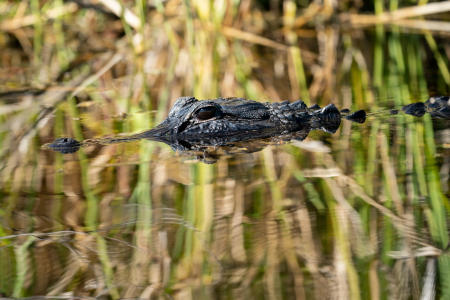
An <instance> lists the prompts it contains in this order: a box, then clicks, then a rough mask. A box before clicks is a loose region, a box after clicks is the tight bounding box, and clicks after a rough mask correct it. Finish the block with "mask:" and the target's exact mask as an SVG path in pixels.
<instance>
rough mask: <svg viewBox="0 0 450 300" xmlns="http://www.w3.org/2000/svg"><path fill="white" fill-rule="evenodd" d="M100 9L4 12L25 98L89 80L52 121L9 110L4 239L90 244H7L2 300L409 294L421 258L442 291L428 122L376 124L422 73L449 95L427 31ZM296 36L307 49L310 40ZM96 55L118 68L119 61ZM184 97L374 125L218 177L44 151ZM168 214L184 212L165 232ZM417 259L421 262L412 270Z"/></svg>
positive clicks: (176, 7) (197, 10)
mask: <svg viewBox="0 0 450 300" xmlns="http://www.w3.org/2000/svg"><path fill="white" fill-rule="evenodd" d="M101 2H102V3H103V5H104V6H102V9H103V10H106V12H112V14H115V15H116V17H115V18H114V17H111V16H106V15H105V12H104V11H102V9H92V8H91V9H86V8H75V10H74V13H72V14H67V13H58V14H55V13H54V11H52V9H54V8H64V9H67V10H68V11H70V10H69V9H68V8H67V4H66V3H65V2H64V1H60V0H54V1H47V2H46V3H42V1H38V0H33V1H31V2H29V3H28V2H26V1H17V3H14V4H9V5H11V8H12V10H11V11H14V12H16V15H15V18H17V20H19V21H21V22H22V23H20V22H18V23H14V22H13V14H11V13H5V14H3V15H1V22H0V28H6V29H8V28H12V27H11V26H13V25H14V26H16V27H14V28H15V29H14V30H10V29H8V31H7V32H8V33H2V34H0V46H3V47H4V48H5V49H6V50H5V54H4V56H3V58H2V62H0V69H4V70H5V73H7V72H8V71H9V70H11V69H13V67H18V68H21V69H22V70H23V72H24V75H21V76H22V77H21V76H15V75H17V74H12V75H14V77H13V78H14V80H16V82H15V84H16V85H17V86H19V87H20V86H21V85H22V84H23V85H24V86H25V87H26V88H28V87H36V88H39V89H42V90H48V89H50V88H56V89H58V88H62V87H63V83H64V82H67V81H69V80H70V79H71V78H72V77H76V76H77V75H78V74H79V73H82V72H86V73H87V72H89V73H90V74H91V75H95V74H97V75H98V76H97V77H96V76H94V77H91V78H93V80H92V81H89V80H84V81H83V84H82V85H80V86H77V88H79V90H78V91H77V93H76V95H75V96H74V97H67V99H66V98H63V99H61V100H60V101H56V102H57V103H61V104H60V105H59V106H57V107H56V108H55V110H54V111H53V113H52V115H51V116H52V117H49V118H48V119H46V121H45V122H40V121H39V116H40V114H41V112H42V109H41V108H40V107H41V106H40V105H41V104H42V103H39V101H42V102H43V103H46V102H45V101H46V100H39V98H38V97H34V98H33V99H34V101H35V102H34V103H33V102H31V104H27V103H26V102H25V103H26V104H25V106H24V108H23V110H22V111H21V110H17V111H12V112H11V113H7V112H3V111H2V112H1V115H0V118H1V121H2V123H4V124H5V127H2V128H3V133H1V134H0V143H1V150H2V151H1V153H2V160H3V165H2V169H1V170H0V172H2V173H1V174H2V178H3V179H2V190H1V192H2V194H4V195H5V196H4V197H3V199H4V201H3V202H1V205H0V220H1V221H2V222H1V227H0V235H1V236H7V235H12V234H16V233H25V232H49V231H57V230H63V229H69V228H71V229H76V230H78V231H80V232H81V231H82V232H84V235H80V236H78V235H77V236H75V235H73V236H64V238H63V237H55V238H54V239H53V240H52V239H50V238H49V239H44V238H43V239H42V240H38V239H36V238H34V237H28V238H22V237H21V238H17V239H10V238H8V239H7V240H0V242H1V244H0V245H2V246H4V248H1V249H0V258H1V259H0V267H1V268H0V294H2V295H3V294H4V295H6V296H14V297H23V296H32V295H36V294H48V295H53V296H54V295H59V294H63V293H64V292H66V291H67V292H69V293H73V294H71V295H72V296H78V294H79V295H91V296H99V295H100V294H104V295H108V296H110V297H111V298H114V299H116V298H131V297H142V298H150V297H151V296H152V295H153V296H154V295H157V296H160V297H161V298H164V297H173V298H180V299H181V298H183V299H184V298H186V297H191V298H196V297H198V296H199V295H201V296H202V297H203V298H208V297H209V296H211V295H213V294H214V289H218V290H222V291H224V292H226V293H227V295H230V296H229V297H231V298H236V299H238V298H242V299H249V298H251V297H253V298H256V297H255V295H260V294H261V295H262V294H265V295H267V297H268V298H273V299H279V298H294V297H300V298H302V297H303V298H309V297H312V296H314V297H315V298H318V299H319V298H326V297H330V296H331V295H334V296H336V295H337V296H336V297H340V298H342V299H359V298H367V297H371V298H373V299H376V298H378V296H380V295H381V297H383V298H418V297H419V296H420V294H421V293H423V291H422V290H421V289H422V283H423V281H424V280H425V278H428V277H427V276H429V275H428V274H425V270H424V267H423V266H424V262H425V261H426V260H434V259H436V258H437V261H438V264H437V267H438V272H439V276H434V277H433V276H432V277H431V279H432V280H434V281H436V282H437V283H438V285H437V288H436V290H435V292H436V293H437V295H438V296H440V297H441V298H443V299H445V297H447V295H450V272H449V270H450V258H449V255H448V251H447V252H445V249H447V248H448V243H449V241H448V226H449V224H448V222H449V220H448V219H449V218H448V216H449V211H448V198H447V195H444V194H443V192H442V187H441V182H440V180H439V170H438V164H437V161H436V154H437V153H438V150H437V149H436V144H435V140H436V139H435V136H434V129H433V123H432V120H431V119H430V118H429V117H428V116H425V117H424V118H422V119H415V118H413V117H409V116H404V115H397V116H386V114H380V113H378V114H376V113H377V112H378V111H380V110H384V111H386V109H385V108H389V106H391V105H394V106H395V107H396V108H399V107H400V106H401V105H404V104H408V103H410V102H414V101H417V100H421V101H423V100H425V99H426V98H427V97H428V96H429V93H428V90H427V87H428V86H429V85H432V84H433V83H434V82H430V80H435V79H434V78H433V79H428V78H426V75H425V71H426V70H428V69H429V68H433V69H436V74H435V76H436V78H437V80H438V81H439V82H440V85H439V86H438V89H439V90H438V91H436V92H439V93H441V94H446V93H448V91H449V84H450V79H449V71H448V67H447V65H448V58H447V57H446V56H445V53H446V52H445V50H447V49H443V48H442V47H443V46H440V45H439V43H438V42H437V41H438V40H439V38H440V37H439V36H434V35H432V33H430V32H425V33H423V35H422V33H421V32H420V33H419V35H404V34H402V33H401V31H400V29H399V28H398V27H395V26H394V27H388V28H385V27H383V25H380V24H378V25H377V26H376V27H375V28H373V29H368V30H367V31H361V30H359V29H355V28H350V29H349V30H351V32H350V33H348V32H344V33H341V32H339V31H338V30H337V29H336V28H335V26H334V25H335V24H334V23H333V22H335V21H336V20H338V19H339V18H343V17H344V16H345V14H346V13H347V11H345V10H342V7H344V6H350V7H351V5H352V2H350V1H344V2H345V3H342V4H340V5H343V6H342V7H341V6H339V7H334V6H333V5H331V4H330V3H331V2H329V1H326V3H325V5H323V6H320V7H314V5H315V4H314V3H312V1H300V2H301V4H300V5H297V4H296V3H297V2H296V1H284V2H283V5H279V7H281V9H279V7H278V6H277V7H270V8H271V9H272V10H265V9H264V8H263V6H264V4H263V3H262V2H258V1H254V2H245V1H241V2H239V1H213V2H211V1H178V0H172V1H154V2H148V1H143V0H136V1H134V2H133V1H131V2H130V1H127V2H124V1H119V2H118V3H120V4H121V5H122V9H124V8H126V9H128V10H127V11H128V13H126V12H127V11H123V10H119V12H115V11H113V10H111V7H113V5H114V2H115V1H107V0H105V1H101ZM424 2H426V1H421V4H425V3H424ZM248 3H250V6H246V5H247V4H248ZM270 3H272V4H267V5H273V3H276V4H281V2H280V3H278V2H277V1H271V2H270ZM0 5H6V4H1V3H0ZM407 5H410V4H409V3H404V2H403V1H389V3H387V5H386V6H384V2H383V1H378V0H375V1H373V7H374V13H373V14H374V15H376V16H372V13H371V12H370V11H367V10H366V11H359V12H358V13H359V15H357V16H356V17H355V18H356V19H354V20H362V19H363V18H364V17H365V15H371V16H370V17H375V19H371V20H375V21H374V23H377V22H378V23H386V22H385V21H380V20H379V19H376V17H377V16H380V15H381V17H383V16H385V14H384V13H385V12H386V13H390V11H394V12H395V11H397V10H399V9H401V8H402V7H403V6H407ZM70 9H73V8H70ZM278 9H279V10H278ZM308 9H310V10H308ZM352 9H353V12H356V11H357V9H358V8H357V7H355V8H352ZM17 11H19V12H20V13H17ZM277 11H278V12H277ZM308 11H309V12H310V11H314V12H315V13H314V14H313V15H306V14H307V12H308ZM403 12H404V11H403ZM130 13H131V14H132V15H131V16H135V17H136V18H134V19H133V18H132V19H130V18H129V16H130ZM304 14H305V15H304ZM416 15H418V16H421V14H417V12H416ZM26 16H33V18H31V19H26V18H25V17H26ZM298 18H301V20H299V19H298ZM358 18H359V19H358ZM17 20H16V21H17ZM27 20H28V21H27ZM30 20H31V21H30ZM130 20H134V21H130ZM377 20H378V21H377ZM27 22H28V23H27ZM17 24H19V25H17ZM296 24H297V25H296ZM298 24H301V25H300V26H299V25H298ZM347 25H349V24H347ZM8 26H10V27H8ZM17 26H18V27H17ZM298 26H299V27H300V28H297V27H298ZM349 26H351V25H349ZM355 26H356V25H355ZM303 29H305V30H309V32H312V35H311V34H310V36H312V37H313V38H303V37H302V36H301V31H299V30H303ZM386 29H387V30H386ZM355 32H356V33H358V35H359V36H360V37H357V38H355V37H354V36H355V35H354V34H353V33H355ZM361 36H362V37H361ZM14 43H18V44H19V46H18V48H17V46H16V48H13V47H12V46H11V44H14ZM447 51H448V50H447ZM105 53H109V54H111V53H112V54H114V53H120V54H121V55H122V56H121V57H120V59H117V60H114V61H113V63H111V60H110V59H108V56H107V55H104V54H105ZM427 55H430V57H427ZM86 57H87V58H86ZM105 57H106V58H105ZM425 58H431V59H429V60H427V61H433V62H434V65H433V66H428V65H426V64H425V63H424V61H425ZM108 62H110V63H111V65H108ZM30 65H31V66H32V68H31V69H30V70H28V66H30ZM105 65H106V66H108V67H107V68H106V69H102V70H103V71H102V72H100V71H99V70H100V69H101V68H105ZM48 70H50V72H47V71H48ZM64 70H65V71H64ZM80 87H81V88H80ZM0 89H1V90H2V91H7V90H9V89H10V83H3V82H2V81H1V79H0ZM184 95H193V96H195V97H197V98H199V99H208V98H215V97H219V96H239V97H246V98H250V99H254V100H260V101H275V100H278V99H289V100H291V101H294V100H297V99H296V98H299V97H300V98H302V99H303V100H304V101H305V102H307V103H308V104H314V103H319V104H321V105H324V104H328V103H329V102H334V103H336V105H337V106H339V107H342V108H351V109H352V110H357V109H367V110H368V111H369V112H373V113H375V114H374V115H369V120H368V122H367V124H364V125H355V124H351V123H344V124H343V125H342V127H341V129H340V130H339V131H338V133H337V134H336V135H334V136H333V137H330V138H328V137H327V136H326V135H325V134H322V135H321V134H316V135H315V136H314V138H316V139H321V140H322V142H323V146H324V147H325V148H326V149H328V150H329V151H330V152H329V153H326V152H325V153H324V152H308V151H303V150H302V149H299V148H297V147H296V146H295V145H287V146H280V147H267V148H265V149H264V150H263V151H261V152H260V153H258V154H254V155H249V156H246V157H244V158H242V157H241V158H240V157H223V158H220V160H219V161H218V162H217V164H215V165H208V164H204V163H202V162H199V161H194V162H192V161H189V162H186V161H183V159H181V158H173V155H172V154H169V153H171V152H170V150H169V149H168V147H167V146H162V145H160V144H157V143H153V142H149V141H141V142H140V143H139V145H138V151H137V153H135V154H131V155H130V152H131V151H130V150H127V148H126V146H124V147H121V146H119V147H117V148H106V147H105V148H101V149H91V148H86V149H82V150H81V151H80V152H79V153H77V154H72V155H68V156H62V155H60V154H50V153H48V152H44V151H40V149H39V145H41V144H42V143H43V142H46V141H49V140H51V139H52V138H54V137H60V136H72V137H74V138H76V139H78V140H84V139H86V138H91V137H95V136H99V135H101V136H103V135H114V134H117V130H118V131H121V132H142V131H144V130H146V129H148V128H151V127H152V126H154V124H156V123H158V122H160V121H161V120H162V119H164V118H165V116H166V115H167V111H168V109H169V107H170V106H171V104H172V103H173V101H174V99H175V98H176V97H179V96H184ZM36 99H38V100H36ZM50 103H53V102H50ZM12 104H14V102H13V103H12ZM8 105H10V104H8V103H2V104H1V106H0V109H3V108H6V107H8ZM52 105H53V104H52ZM30 108H31V109H30ZM50 108H51V109H53V108H54V107H50ZM27 109H30V110H27ZM148 111H151V113H147V112H148ZM21 112H28V113H22V114H21ZM53 115H54V117H53ZM8 122H10V123H8ZM2 123H0V125H1V124H2ZM17 124H19V125H20V126H18V125H17ZM6 126H11V130H10V131H8V132H6V130H5V128H6ZM17 128H22V129H21V130H18V129H17ZM27 130H28V131H27ZM24 131H25V133H24ZM29 132H32V137H33V138H32V139H33V143H30V145H31V146H30V150H29V152H25V153H24V152H23V151H21V150H20V151H19V150H18V149H21V147H20V145H21V141H23V140H25V139H24V137H26V136H30V134H29ZM27 134H28V135H27ZM114 147H115V146H114ZM127 159H129V160H130V161H131V163H128V164H127ZM337 171H338V172H339V173H338V175H336V172H337ZM328 176H329V177H328ZM131 204H133V205H135V208H134V209H133V210H131V211H132V213H131V215H132V216H131V217H130V216H129V215H128V214H127V209H124V210H123V211H120V213H119V222H118V223H117V224H116V223H113V221H112V219H110V216H111V215H110V212H109V210H110V209H111V207H113V206H114V205H117V206H118V207H127V205H131ZM48 207H50V211H51V212H50V213H49V214H47V215H45V214H43V211H45V210H46V209H47V208H48ZM165 208H175V209H176V214H175V213H174V214H173V215H170V217H167V216H166V215H164V213H161V209H165ZM43 216H45V217H43ZM46 218H50V219H51V222H49V223H47V219H46ZM111 224H113V225H114V226H111ZM66 238H67V239H66ZM40 242H41V243H40ZM121 243H122V244H121ZM119 245H121V246H123V247H124V248H125V250H121V249H122V248H121V247H119ZM53 247H60V248H57V249H58V251H57V254H55V248H53ZM423 247H429V248H427V249H428V251H431V252H428V253H432V254H429V255H428V256H426V257H414V255H415V254H416V253H419V250H420V249H422V248H423ZM11 249H13V250H11ZM430 249H431V250H430ZM440 251H441V252H440ZM394 252H399V253H401V255H403V256H402V258H401V259H399V258H398V256H397V257H396V256H395V255H393V253H394ZM43 257H46V258H48V257H50V258H54V257H55V258H56V259H55V261H54V263H53V264H54V265H56V262H57V263H58V264H60V265H62V267H61V268H62V269H65V271H64V272H63V271H62V270H56V267H55V269H53V268H52V266H50V265H51V264H49V265H43V266H41V264H40V262H41V259H42V258H43ZM13 266H14V267H13ZM39 270H47V271H46V272H42V273H39ZM71 270H72V272H71ZM58 272H59V273H58ZM31 274H32V275H33V276H31ZM55 274H57V275H58V276H59V278H57V279H54V278H56V277H57V276H56V275H55ZM61 274H62V275H61ZM37 277H42V278H47V279H48V282H47V283H46V284H44V283H41V281H39V280H43V279H40V278H39V279H36V278H37ZM51 279H52V280H51ZM38 282H39V283H40V284H37V283H38ZM50 282H51V283H50ZM92 282H95V284H96V287H95V289H93V288H92ZM89 286H91V287H89ZM89 288H90V289H89ZM427 292H429V291H427ZM166 294H170V295H166ZM226 297H227V296H225V298H226Z"/></svg>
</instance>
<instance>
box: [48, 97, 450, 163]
mask: <svg viewBox="0 0 450 300" xmlns="http://www.w3.org/2000/svg"><path fill="white" fill-rule="evenodd" d="M186 99H187V100H188V101H190V102H188V104H189V105H188V106H187V107H185V102H186ZM192 101H193V103H194V105H192ZM191 106H194V107H191ZM198 107H202V108H200V109H199V108H198ZM280 107H283V108H280ZM205 108H208V109H210V110H211V108H213V109H214V113H212V114H211V116H209V117H207V118H205V117H204V116H203V117H202V118H201V119H199V117H198V116H195V114H196V113H197V114H198V111H202V110H205ZM402 110H403V111H404V112H405V113H406V114H409V115H412V116H416V117H422V116H423V115H424V114H425V113H429V114H430V115H431V117H433V118H438V119H447V120H450V98H449V97H444V96H442V97H431V98H430V99H428V100H427V101H426V102H425V103H423V102H416V103H412V104H408V105H405V106H404V107H402ZM261 111H263V112H261ZM208 113H211V111H208ZM390 113H391V114H397V111H396V110H391V112H390ZM342 117H343V118H345V119H347V120H350V121H353V122H356V123H364V122H365V120H366V112H365V111H364V110H358V111H356V112H353V113H351V112H350V111H349V110H348V109H343V110H341V112H339V111H338V110H337V109H336V108H335V107H334V106H333V105H328V106H327V107H324V108H323V109H322V108H321V107H320V106H318V105H317V104H316V105H314V106H311V107H309V108H308V107H306V105H305V104H304V102H303V101H297V102H294V103H273V104H272V103H265V104H261V103H258V102H255V101H251V100H245V99H242V98H227V99H222V98H219V99H215V100H208V101H198V100H196V99H195V98H193V97H182V98H179V100H177V102H176V103H175V105H174V107H173V108H172V109H171V111H170V113H169V117H167V119H166V120H165V121H164V122H162V123H161V124H159V125H158V126H156V127H155V128H154V129H151V130H149V131H146V132H143V133H139V134H135V135H130V136H125V137H111V138H97V139H89V140H85V141H82V142H79V141H77V140H75V139H73V138H67V137H66V138H58V139H56V140H55V141H54V142H52V143H47V144H45V145H43V147H42V148H43V149H50V150H53V151H57V152H61V153H63V154H67V153H74V152H76V151H78V150H79V149H80V148H81V147H82V146H85V145H110V144H117V143H125V142H132V141H137V140H141V139H147V140H153V141H158V142H164V143H166V144H168V145H169V146H170V147H171V148H172V149H173V150H175V151H179V152H183V153H185V154H187V155H191V156H196V157H198V158H199V159H200V160H202V161H204V162H215V161H216V160H217V159H218V158H219V157H220V156H221V155H230V154H236V153H243V152H246V153H252V152H256V151H260V150H262V149H263V148H264V147H265V146H268V145H271V144H279V143H280V142H285V141H290V140H300V141H301V140H304V139H305V138H306V137H307V136H308V134H309V132H310V131H311V130H314V129H318V130H322V131H325V132H329V133H335V132H336V130H337V129H338V128H339V125H340V124H341V118H342ZM283 118H285V119H283ZM180 120H182V121H181V122H180ZM196 127H199V129H200V130H199V129H197V128H196ZM189 131H193V133H189Z"/></svg>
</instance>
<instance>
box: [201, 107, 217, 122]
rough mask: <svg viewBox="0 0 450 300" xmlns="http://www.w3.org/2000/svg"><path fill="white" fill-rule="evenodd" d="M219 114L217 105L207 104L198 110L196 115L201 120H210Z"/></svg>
mask: <svg viewBox="0 0 450 300" xmlns="http://www.w3.org/2000/svg"><path fill="white" fill-rule="evenodd" d="M216 115H217V108H216V107H215V106H205V107H202V108H200V109H199V110H197V112H196V117H197V119H199V120H209V119H211V118H214V117H215V116H216Z"/></svg>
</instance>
